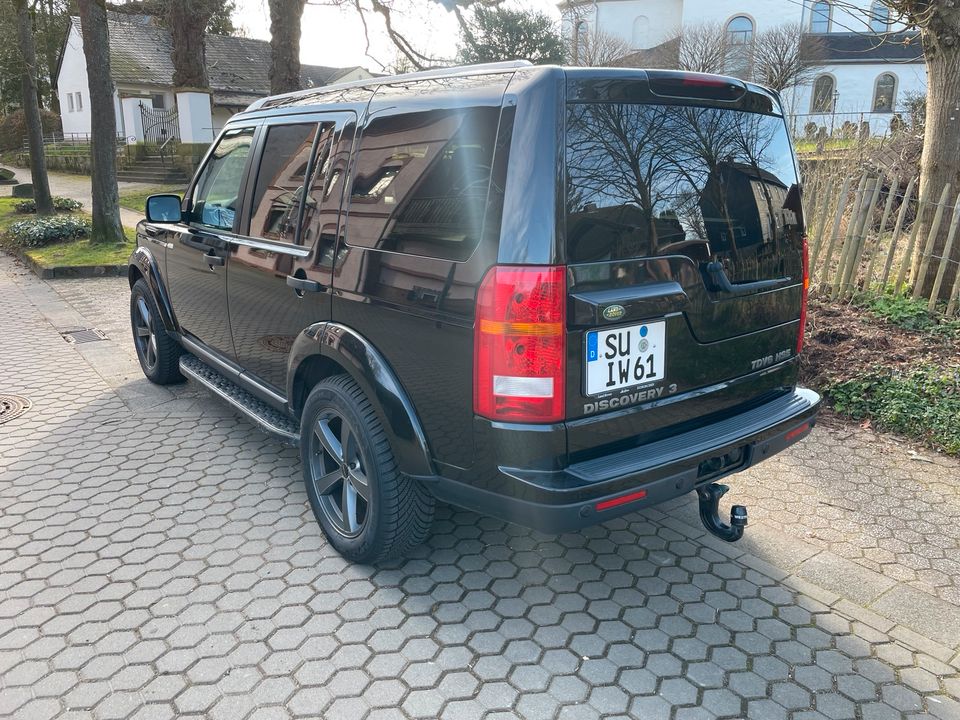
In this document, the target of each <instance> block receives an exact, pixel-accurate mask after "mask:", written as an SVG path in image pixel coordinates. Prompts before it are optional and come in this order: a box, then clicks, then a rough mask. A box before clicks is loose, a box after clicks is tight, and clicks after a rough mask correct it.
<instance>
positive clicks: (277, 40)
mask: <svg viewBox="0 0 960 720" xmlns="http://www.w3.org/2000/svg"><path fill="white" fill-rule="evenodd" d="M305 2H306V0H269V4H270V93H271V94H272V95H279V94H280V93H286V92H293V91H294V90H299V89H300V87H301V85H300V20H301V18H302V16H303V6H304V4H305Z"/></svg>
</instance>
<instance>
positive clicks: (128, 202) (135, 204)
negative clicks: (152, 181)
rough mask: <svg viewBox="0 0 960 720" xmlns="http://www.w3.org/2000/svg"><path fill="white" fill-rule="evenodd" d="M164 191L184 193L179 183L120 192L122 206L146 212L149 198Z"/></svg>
mask: <svg viewBox="0 0 960 720" xmlns="http://www.w3.org/2000/svg"><path fill="white" fill-rule="evenodd" d="M163 193H172V194H174V195H181V196H182V195H183V188H182V187H180V186H179V185H157V186H155V187H148V188H144V189H142V190H128V191H126V192H122V193H120V207H125V208H127V209H128V210H136V211H137V212H141V213H142V212H146V207H147V198H148V197H150V196H151V195H162V194H163Z"/></svg>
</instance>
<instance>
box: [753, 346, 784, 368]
mask: <svg viewBox="0 0 960 720" xmlns="http://www.w3.org/2000/svg"><path fill="white" fill-rule="evenodd" d="M791 355H793V350H791V349H790V348H787V349H786V350H781V351H780V352H778V353H774V354H773V355H767V356H766V357H762V358H757V359H756V360H751V361H750V369H751V370H761V369H763V368H765V367H770V366H771V365H775V364H776V363H778V362H783V361H784V360H789V359H790V356H791Z"/></svg>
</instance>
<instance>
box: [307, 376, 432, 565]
mask: <svg viewBox="0 0 960 720" xmlns="http://www.w3.org/2000/svg"><path fill="white" fill-rule="evenodd" d="M300 459H301V460H302V463H303V479H304V483H305V484H306V489H307V496H308V497H309V499H310V506H311V508H312V509H313V514H314V515H315V516H316V518H317V522H318V523H319V525H320V527H321V528H322V529H323V532H324V534H325V535H326V536H327V539H328V540H329V541H330V544H331V545H333V547H334V549H336V551H337V552H338V553H340V554H341V555H342V556H343V557H345V558H347V559H348V560H352V561H353V562H360V563H372V562H376V561H378V560H383V559H385V558H388V557H395V556H399V555H403V554H404V553H406V552H407V551H408V550H410V549H411V548H413V547H416V546H417V545H419V544H420V543H422V542H423V541H424V540H426V538H427V537H428V536H429V534H430V526H431V523H432V520H433V509H434V499H433V496H431V495H430V494H429V493H428V492H427V491H426V490H425V489H424V488H423V487H422V486H421V485H420V483H419V482H417V481H416V480H413V479H411V478H408V477H406V476H404V475H403V474H402V473H400V471H399V470H398V469H397V464H396V460H395V458H394V455H393V451H392V450H391V448H390V443H389V441H388V440H387V436H386V433H385V432H384V430H383V426H382V425H381V424H380V420H379V418H378V417H377V415H376V413H375V412H374V410H373V406H372V405H370V402H369V400H367V398H366V396H365V395H364V394H363V391H362V390H361V389H360V387H359V386H358V385H357V384H356V383H355V382H354V381H353V380H352V379H351V378H350V377H349V376H348V375H337V376H335V377H331V378H328V379H326V380H324V381H323V382H321V383H320V384H318V385H317V386H316V387H315V388H314V389H313V391H312V392H311V393H310V395H309V396H308V397H307V401H306V403H304V407H303V415H302V416H301V419H300Z"/></svg>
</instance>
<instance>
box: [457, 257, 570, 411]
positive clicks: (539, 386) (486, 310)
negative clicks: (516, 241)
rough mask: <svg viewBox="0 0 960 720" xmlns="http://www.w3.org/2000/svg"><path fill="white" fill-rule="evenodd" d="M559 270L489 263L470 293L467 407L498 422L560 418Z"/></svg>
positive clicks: (562, 292)
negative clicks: (473, 317) (473, 301)
mask: <svg viewBox="0 0 960 720" xmlns="http://www.w3.org/2000/svg"><path fill="white" fill-rule="evenodd" d="M565 306H566V269H565V268H563V267H549V266H547V267H545V266H539V267H534V266H529V267H512V266H495V267H493V268H491V269H490V270H489V271H488V272H487V274H486V276H485V277H484V278H483V282H482V283H481V284H480V291H479V292H478V293H477V322H476V327H475V330H474V358H473V409H474V412H475V413H476V414H477V415H482V416H483V417H486V418H489V419H491V420H501V421H504V422H543V423H547V422H557V421H558V420H562V419H563V417H564V401H563V398H564V370H565V368H564V352H565V347H564V333H565V314H566V313H565Z"/></svg>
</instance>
